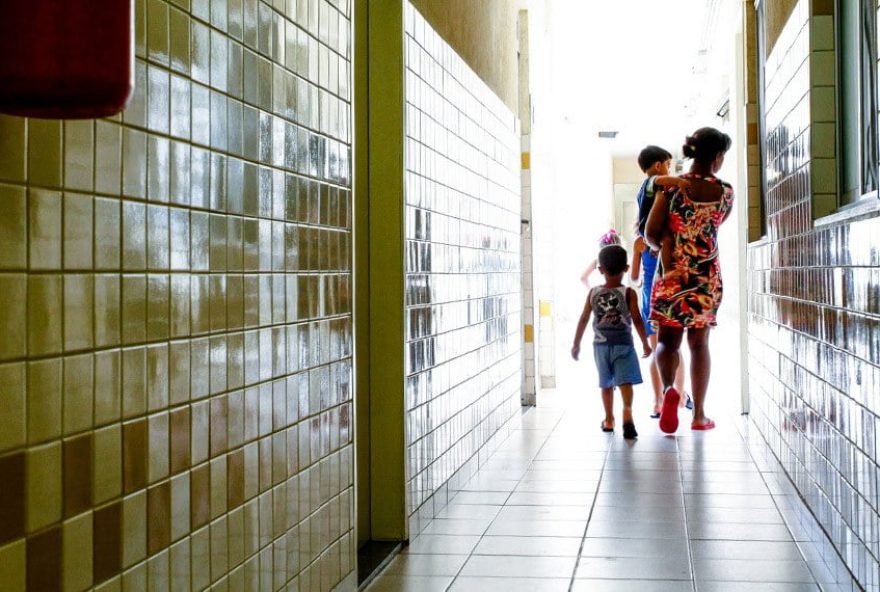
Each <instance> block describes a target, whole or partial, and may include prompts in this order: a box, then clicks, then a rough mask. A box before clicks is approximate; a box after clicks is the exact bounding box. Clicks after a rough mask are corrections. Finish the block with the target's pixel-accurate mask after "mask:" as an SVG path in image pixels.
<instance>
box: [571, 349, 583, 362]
mask: <svg viewBox="0 0 880 592" xmlns="http://www.w3.org/2000/svg"><path fill="white" fill-rule="evenodd" d="M580 355H581V346H579V345H573V346H571V357H572V358H574V359H575V361H576V360H577V359H578V356H580Z"/></svg>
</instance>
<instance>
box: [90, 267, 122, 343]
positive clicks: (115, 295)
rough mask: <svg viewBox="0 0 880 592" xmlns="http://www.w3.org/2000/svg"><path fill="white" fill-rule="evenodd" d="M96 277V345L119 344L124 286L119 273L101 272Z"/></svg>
mask: <svg viewBox="0 0 880 592" xmlns="http://www.w3.org/2000/svg"><path fill="white" fill-rule="evenodd" d="M94 279H95V297H94V306H95V310H94V320H95V345H96V346H97V347H107V346H113V345H118V344H119V343H120V340H121V320H120V317H121V313H120V309H119V303H120V298H121V295H122V288H121V282H120V277H119V275H118V274H99V275H96V276H94Z"/></svg>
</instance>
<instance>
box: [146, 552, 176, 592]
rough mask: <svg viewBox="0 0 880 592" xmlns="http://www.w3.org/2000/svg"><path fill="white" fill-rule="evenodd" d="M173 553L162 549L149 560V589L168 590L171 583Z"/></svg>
mask: <svg viewBox="0 0 880 592" xmlns="http://www.w3.org/2000/svg"><path fill="white" fill-rule="evenodd" d="M170 559H171V553H170V551H168V550H165V551H161V552H160V553H158V554H157V555H155V556H153V557H151V558H150V560H149V561H148V562H147V586H148V589H149V590H168V589H169V587H170V585H171V565H170V564H169V561H170Z"/></svg>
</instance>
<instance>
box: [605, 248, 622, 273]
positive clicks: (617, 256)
mask: <svg viewBox="0 0 880 592" xmlns="http://www.w3.org/2000/svg"><path fill="white" fill-rule="evenodd" d="M626 265H627V262H626V249H624V248H623V247H621V246H620V245H608V246H607V247H603V248H602V250H601V251H599V267H600V268H601V269H602V271H603V272H605V273H606V274H608V275H620V274H621V273H623V272H624V271H626Z"/></svg>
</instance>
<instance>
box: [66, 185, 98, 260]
mask: <svg viewBox="0 0 880 592" xmlns="http://www.w3.org/2000/svg"><path fill="white" fill-rule="evenodd" d="M63 199H64V243H63V246H64V269H92V266H93V257H92V243H93V241H94V239H95V232H94V228H93V227H92V222H93V220H94V210H95V208H94V198H93V197H91V196H90V195H82V194H79V193H65V194H64V198H63Z"/></svg>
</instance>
